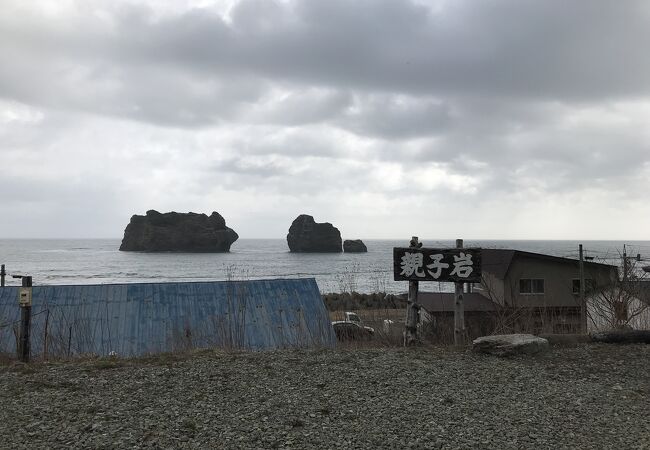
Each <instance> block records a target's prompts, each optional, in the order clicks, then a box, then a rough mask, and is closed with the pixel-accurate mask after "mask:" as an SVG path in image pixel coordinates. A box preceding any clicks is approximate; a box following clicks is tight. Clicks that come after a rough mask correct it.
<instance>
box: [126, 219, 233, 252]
mask: <svg viewBox="0 0 650 450" xmlns="http://www.w3.org/2000/svg"><path fill="white" fill-rule="evenodd" d="M238 238H239V236H238V235H237V233H235V231H234V230H232V229H231V228H228V227H227V226H226V221H225V220H224V218H223V217H222V216H221V214H219V213H218V212H213V213H212V214H211V215H210V216H207V215H206V214H197V213H193V212H189V213H177V212H169V213H164V214H163V213H159V212H158V211H154V210H150V211H147V214H146V215H144V216H139V215H137V214H136V215H134V216H132V217H131V221H130V222H129V224H128V225H127V226H126V229H125V230H124V239H122V245H120V250H121V251H127V252H196V253H199V252H200V253H208V252H229V251H230V246H231V245H232V243H233V242H235V241H236V240H237V239H238Z"/></svg>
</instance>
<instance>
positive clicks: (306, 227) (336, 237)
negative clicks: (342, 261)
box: [287, 214, 341, 253]
mask: <svg viewBox="0 0 650 450" xmlns="http://www.w3.org/2000/svg"><path fill="white" fill-rule="evenodd" d="M287 243H288V244H289V251H291V252H293V253H341V232H340V231H339V230H338V228H336V227H335V226H333V225H332V224H331V223H328V222H325V223H316V222H315V221H314V218H313V217H312V216H308V215H307V214H301V215H299V216H298V217H296V219H295V220H294V221H293V223H292V224H291V227H290V228H289V234H287Z"/></svg>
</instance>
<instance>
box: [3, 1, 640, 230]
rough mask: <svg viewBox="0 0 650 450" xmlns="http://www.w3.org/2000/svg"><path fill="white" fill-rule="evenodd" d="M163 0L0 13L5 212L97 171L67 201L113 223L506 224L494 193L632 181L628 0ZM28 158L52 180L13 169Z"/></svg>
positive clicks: (631, 194) (581, 190) (633, 35)
mask: <svg viewBox="0 0 650 450" xmlns="http://www.w3.org/2000/svg"><path fill="white" fill-rule="evenodd" d="M169 5H170V4H162V3H161V4H160V5H157V4H156V3H155V2H149V3H148V5H147V6H144V5H138V4H137V3H134V2H131V1H128V2H127V1H122V0H120V1H115V2H102V1H100V0H92V1H89V2H74V1H72V2H69V3H66V4H64V5H62V6H60V8H59V9H58V10H56V8H53V7H52V5H47V7H45V3H38V2H37V3H33V4H32V3H29V4H27V3H22V2H8V4H7V5H6V6H5V7H3V8H2V9H0V37H1V39H0V58H2V60H3V61H4V62H5V63H4V64H3V70H0V142H1V144H0V145H1V146H2V147H1V150H2V156H3V160H4V161H3V162H4V163H5V167H8V168H10V169H7V176H6V178H5V181H6V180H9V179H10V178H9V177H10V176H11V177H15V176H17V174H18V173H28V174H29V175H27V176H26V177H27V180H24V179H21V180H22V181H21V183H22V184H21V183H17V182H16V183H14V182H11V183H9V182H5V183H4V184H3V186H4V187H5V189H8V190H9V191H10V192H11V191H12V190H13V191H15V192H14V193H18V189H19V187H18V186H22V188H20V195H16V196H15V197H14V198H15V199H16V201H15V202H14V203H15V208H19V207H20V208H22V209H21V211H22V210H24V208H25V207H26V206H25V205H28V204H30V202H31V200H30V199H29V198H23V200H21V201H19V200H18V199H20V198H22V197H21V195H23V196H24V195H27V194H30V193H31V194H30V195H31V196H32V197H36V198H38V200H40V201H48V202H55V203H56V200H55V199H56V198H57V197H61V195H62V194H60V195H57V194H56V192H57V188H56V186H70V179H71V177H72V179H73V180H77V182H78V183H80V184H79V186H85V185H86V184H84V183H90V181H89V180H91V179H93V178H92V177H93V176H96V174H101V175H102V176H101V177H98V178H96V179H97V180H98V181H97V183H99V184H98V185H97V186H94V187H93V188H92V189H88V196H86V197H84V199H88V202H91V203H92V202H93V201H94V202H97V203H98V204H102V203H107V204H111V205H113V207H112V209H111V210H113V211H119V213H120V214H127V213H128V212H129V211H132V210H134V209H137V210H146V209H148V208H149V207H154V206H156V205H160V206H159V207H160V208H164V207H178V205H180V206H181V207H184V204H183V202H185V203H187V204H188V209H189V208H190V206H191V208H192V209H195V210H200V209H201V205H203V204H206V203H211V202H212V201H214V200H213V199H215V198H218V201H221V202H225V204H226V207H227V208H231V210H232V211H233V213H234V214H240V213H241V209H238V208H240V207H238V206H237V205H238V204H239V203H241V202H249V203H250V202H255V198H256V197H255V192H263V193H265V195H267V194H268V195H273V196H274V197H273V199H272V201H271V200H270V198H269V197H265V200H264V202H265V204H274V202H277V203H278V204H280V205H287V206H286V208H287V213H286V214H287V215H291V214H293V212H294V211H293V210H292V211H291V212H290V211H289V208H290V207H291V208H295V207H296V204H298V201H297V200H296V199H298V198H300V199H302V200H304V196H311V197H312V198H314V199H315V200H314V201H316V202H317V205H316V206H318V207H319V208H321V209H323V211H328V212H330V213H331V214H333V215H339V216H340V217H350V216H351V215H353V212H354V211H366V210H365V209H364V208H361V207H360V206H359V205H360V204H363V202H368V201H371V202H373V204H375V205H376V208H374V209H373V213H372V214H373V217H375V216H374V214H379V213H378V212H377V211H384V212H382V213H381V214H384V215H385V216H388V215H390V214H391V212H390V209H391V208H394V207H395V203H396V202H400V201H403V202H404V203H405V204H406V205H407V206H408V207H409V208H416V207H422V206H423V205H429V204H432V203H435V204H436V205H438V209H441V210H442V211H445V210H446V211H456V206H454V202H459V201H460V202H467V203H469V204H470V205H471V206H472V207H473V208H475V209H476V210H480V209H481V208H492V209H494V208H497V209H499V208H502V209H503V214H504V215H507V214H508V213H507V212H506V211H508V208H509V207H511V206H510V205H508V202H507V201H505V202H499V204H496V205H495V204H494V202H493V201H494V198H505V199H510V200H512V199H515V198H520V197H521V196H525V195H529V196H530V197H531V199H532V200H533V201H531V202H530V203H531V205H526V206H524V208H525V211H523V212H522V216H524V217H533V214H532V213H531V212H530V211H533V209H534V206H533V205H534V203H535V201H537V202H538V203H540V204H546V205H547V208H552V205H554V204H557V205H562V204H565V203H566V202H568V200H567V199H574V198H582V199H583V203H584V205H586V206H584V207H585V208H595V207H596V206H595V205H597V204H598V203H599V202H601V203H602V202H608V201H613V202H619V201H620V199H621V198H626V199H628V200H629V201H630V202H636V201H639V202H640V201H641V198H642V195H641V193H642V192H644V191H645V190H647V186H645V184H646V182H647V181H646V180H647V176H649V175H650V134H649V133H648V132H646V131H645V130H646V129H647V128H648V127H647V117H650V53H648V52H647V51H646V49H645V43H646V42H650V5H649V4H648V3H647V2H645V1H643V0H634V1H626V2H611V1H605V0H594V1H589V2H579V1H560V0H551V1H545V2H539V1H532V0H518V1H514V0H490V1H484V2H471V1H469V0H460V1H453V2H451V1H445V0H439V1H434V0H432V1H430V2H421V1H417V2H416V1H411V0H402V1H393V0H362V1H355V2H349V1H343V0H329V1H321V0H294V1H283V2H279V1H267V0H241V1H237V2H234V4H233V6H232V8H231V9H230V10H227V11H226V10H224V9H220V8H219V7H217V6H215V7H202V8H194V7H190V6H183V5H182V4H181V3H180V2H179V3H175V4H174V7H171V8H170V7H169ZM163 6H164V8H163ZM54 153H56V154H57V155H58V156H57V158H54V157H52V154H54ZM39 157H40V158H41V159H43V158H45V160H46V161H47V164H49V166H48V167H50V171H49V172H48V171H47V168H42V169H40V170H37V171H28V170H26V169H27V168H28V167H30V165H31V164H33V162H34V160H38V158H39ZM71 161H74V162H73V163H72V162H71ZM71 164H74V165H75V166H77V167H78V169H77V171H76V172H75V170H73V169H71ZM89 174H90V175H89ZM12 179H13V180H14V181H15V180H16V179H15V178H12ZM24 183H27V184H24ZM206 184H207V185H209V186H206ZM12 186H14V187H13V188H12ZM27 186H28V187H27ZM143 186H148V187H149V188H148V189H145V188H143ZM238 187H240V188H238ZM66 189H67V188H66ZM79 190H80V191H84V189H83V187H81V188H79ZM39 192H42V193H43V194H39ZM226 193H227V194H228V195H229V196H231V197H232V198H231V199H229V200H223V195H225V194H226ZM66 195H68V194H66ZM119 195H126V196H127V197H128V198H127V199H126V200H125V202H124V203H123V204H117V203H118V202H119V200H117V198H118V197H119ZM249 195H250V197H249ZM610 197H611V199H610ZM342 198H344V199H345V200H341V199H342ZM280 199H281V200H280ZM289 199H294V200H295V201H294V200H289ZM337 200H338V203H337V204H336V205H333V204H332V203H331V202H336V201H337ZM79 202H80V203H81V204H86V200H84V201H81V200H79ZM151 203H155V204H156V205H153V204H151ZM635 204H636V203H635ZM288 205H290V206H288ZM488 205H489V206H488ZM590 205H591V206H590ZM212 208H214V206H212V205H211V206H206V208H205V209H212ZM260 208H261V210H264V207H263V206H262V205H260ZM558 208H560V206H558ZM611 208H614V209H616V208H622V206H621V205H617V204H614V205H613V206H611ZM562 211H564V213H566V214H569V215H571V214H576V216H575V217H576V220H578V219H579V218H578V216H577V214H578V213H577V212H575V213H574V212H572V211H571V210H570V209H566V210H565V209H562ZM643 211H644V213H650V211H649V210H648V209H647V207H646V209H644V210H643ZM132 212H135V211H132ZM366 214H370V213H367V212H366ZM428 214H433V213H428ZM483 214H484V216H486V217H489V216H491V215H492V212H491V211H487V210H484V211H483ZM127 215H129V214H127ZM281 215H282V214H281V213H280V212H278V211H273V215H272V216H273V217H279V216H281ZM368 217H370V216H368ZM422 217H423V218H422V220H426V218H429V217H430V216H427V215H426V214H424V215H423V216H422ZM522 220H523V219H522ZM611 220H613V219H611ZM59 222H60V223H64V222H65V221H59ZM386 223H393V224H394V223H395V221H394V220H391V221H388V220H386ZM395 226H397V225H395ZM531 226H533V228H534V229H535V230H538V231H536V232H540V231H539V230H543V229H544V228H543V227H542V226H541V225H539V224H537V223H532V224H531ZM498 229H499V227H498V226H495V227H494V228H490V229H489V230H498ZM12 230H13V231H12ZM602 230H605V228H602ZM479 231H480V230H479ZM3 232H4V233H12V232H14V233H15V232H16V228H11V227H9V226H8V225H7V226H5V227H4V228H3V226H1V225H0V233H3ZM394 232H395V230H394V229H386V230H381V231H378V233H377V235H384V236H388V235H391V234H392V233H394ZM489 233H492V235H494V233H493V232H492V231H488V234H489ZM260 234H261V235H263V231H260ZM406 234H408V233H406ZM557 234H558V235H559V234H561V233H560V232H559V231H558V232H557ZM479 237H482V236H479Z"/></svg>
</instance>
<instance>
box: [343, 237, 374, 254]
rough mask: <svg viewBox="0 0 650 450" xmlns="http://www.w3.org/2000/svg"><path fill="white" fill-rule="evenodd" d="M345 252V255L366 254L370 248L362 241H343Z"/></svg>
mask: <svg viewBox="0 0 650 450" xmlns="http://www.w3.org/2000/svg"><path fill="white" fill-rule="evenodd" d="M343 251H344V252H345V253H366V252H368V247H366V244H364V243H363V241H362V240H361V239H354V240H352V239H346V240H345V241H343Z"/></svg>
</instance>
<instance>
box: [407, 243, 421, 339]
mask: <svg viewBox="0 0 650 450" xmlns="http://www.w3.org/2000/svg"><path fill="white" fill-rule="evenodd" d="M409 247H410V248H419V247H421V244H419V243H418V237H417V236H413V238H412V239H411V243H410V245H409ZM418 288H419V283H418V282H417V281H409V296H408V305H407V306H406V325H405V327H404V346H405V347H406V346H408V345H413V344H415V343H416V342H417V340H418V335H417V332H418V320H419V317H420V305H419V304H418Z"/></svg>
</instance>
